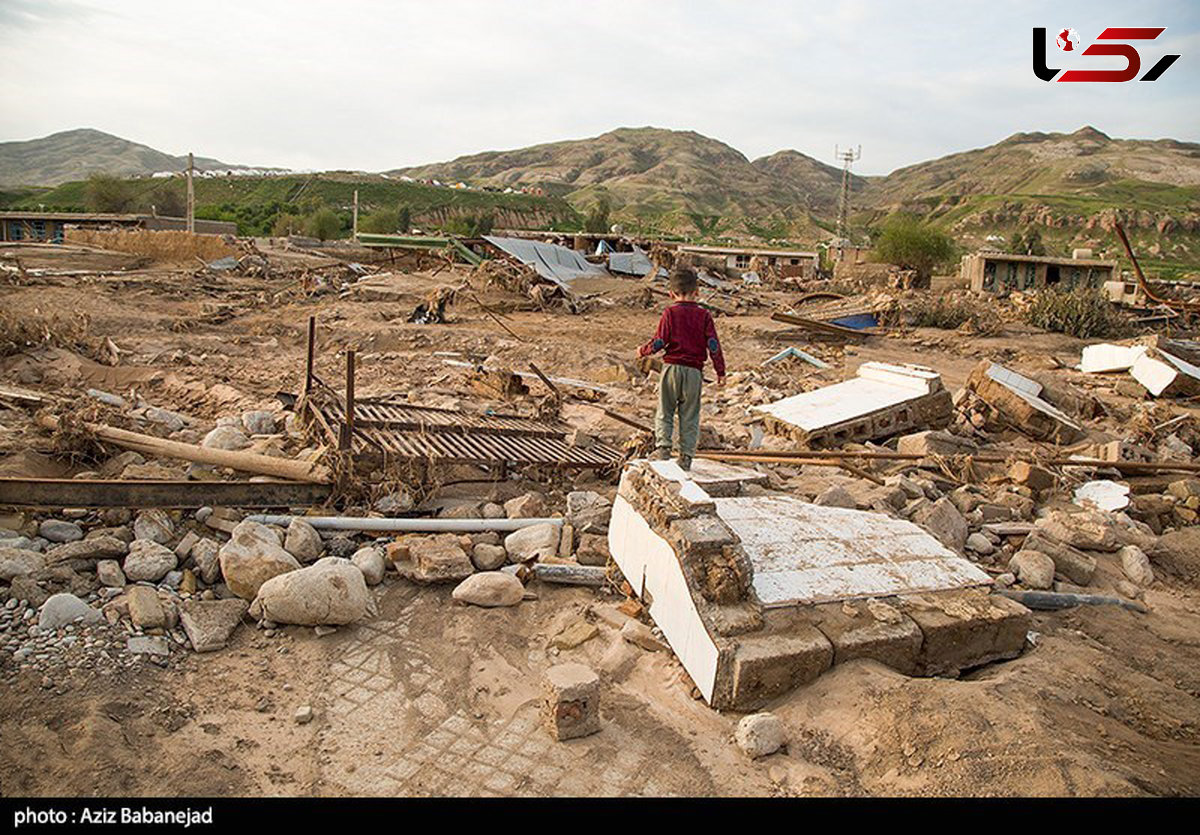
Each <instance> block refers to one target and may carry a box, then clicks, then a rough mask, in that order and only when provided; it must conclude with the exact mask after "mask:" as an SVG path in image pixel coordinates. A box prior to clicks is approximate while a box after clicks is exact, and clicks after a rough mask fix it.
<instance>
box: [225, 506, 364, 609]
mask: <svg viewBox="0 0 1200 835" xmlns="http://www.w3.org/2000/svg"><path fill="white" fill-rule="evenodd" d="M218 558H219V560H220V565H221V574H222V575H223V576H224V577H225V582H226V583H227V584H228V585H229V589H230V591H232V592H233V593H234V594H236V595H237V596H238V597H240V598H242V599H243V600H253V599H254V598H255V597H256V596H257V595H258V592H259V588H260V587H261V586H262V584H263V583H265V582H266V581H268V580H270V579H272V578H274V577H278V576H280V575H282V574H286V573H288V572H291V571H295V570H297V569H298V568H300V563H298V562H297V561H296V558H295V557H293V556H292V555H291V554H289V553H288V552H287V551H285V550H284V549H283V547H282V546H281V545H280V544H279V538H278V537H277V536H276V535H275V532H274V531H272V530H271V529H270V528H268V527H266V526H265V525H260V524H259V523H258V522H252V521H250V520H244V521H242V522H239V523H238V525H237V527H235V528H234V529H233V535H232V538H231V539H230V540H229V542H227V543H225V544H224V545H223V546H221V549H220V552H219V555H218ZM355 571H357V569H355ZM358 576H359V579H360V580H361V579H362V574H361V573H360V574H359V575H358ZM364 587H365V586H364Z"/></svg>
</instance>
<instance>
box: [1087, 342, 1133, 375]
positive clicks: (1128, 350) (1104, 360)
mask: <svg viewBox="0 0 1200 835" xmlns="http://www.w3.org/2000/svg"><path fill="white" fill-rule="evenodd" d="M1145 353H1146V346H1145V345H1112V344H1109V343H1098V344H1096V345H1087V346H1085V347H1084V349H1083V355H1082V357H1081V358H1080V362H1079V370H1080V371H1082V372H1084V373H1085V374H1107V373H1110V372H1113V371H1128V370H1129V369H1131V368H1133V364H1134V363H1135V362H1137V360H1138V358H1139V357H1141V356H1142V355H1143V354H1145Z"/></svg>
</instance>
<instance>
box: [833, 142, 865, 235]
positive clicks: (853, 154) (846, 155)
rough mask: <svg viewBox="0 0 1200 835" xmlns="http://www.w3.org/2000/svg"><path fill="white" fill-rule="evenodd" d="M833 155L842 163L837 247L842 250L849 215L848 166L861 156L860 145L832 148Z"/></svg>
mask: <svg viewBox="0 0 1200 835" xmlns="http://www.w3.org/2000/svg"><path fill="white" fill-rule="evenodd" d="M833 155H834V156H835V157H837V158H838V159H840V160H841V161H842V194H841V199H840V200H839V201H838V220H837V237H838V240H837V245H838V249H839V250H840V249H842V248H843V247H844V246H846V244H847V243H848V241H847V240H846V217H847V215H849V213H850V166H851V165H853V164H854V163H855V162H856V161H858V159H859V157H861V156H862V145H859V146H858V148H857V149H853V148H848V149H846V150H845V151H843V150H841V149H840V148H839V147H838V146H836V145H835V146H834V147H833Z"/></svg>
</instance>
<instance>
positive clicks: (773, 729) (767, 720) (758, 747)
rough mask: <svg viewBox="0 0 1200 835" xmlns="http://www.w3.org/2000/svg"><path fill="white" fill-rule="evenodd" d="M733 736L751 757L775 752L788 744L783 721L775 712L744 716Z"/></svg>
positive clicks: (755, 757)
mask: <svg viewBox="0 0 1200 835" xmlns="http://www.w3.org/2000/svg"><path fill="white" fill-rule="evenodd" d="M733 738H734V741H736V742H737V746H738V747H739V748H741V749H742V751H743V752H744V753H745V754H746V756H748V757H750V758H751V759H758V758H759V757H765V756H767V755H769V754H774V753H775V752H776V751H778V750H779V749H780V748H782V747H783V746H784V745H786V744H787V734H786V732H785V731H784V728H783V723H782V722H780V721H779V717H777V716H775V714H773V713H752V714H750V715H749V716H744V717H742V720H741V721H740V722H738V724H737V730H736V731H734V734H733Z"/></svg>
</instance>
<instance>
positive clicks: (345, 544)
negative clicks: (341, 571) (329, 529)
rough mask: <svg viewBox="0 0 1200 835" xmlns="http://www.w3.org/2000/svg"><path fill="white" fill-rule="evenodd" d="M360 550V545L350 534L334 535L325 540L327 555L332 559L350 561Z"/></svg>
mask: <svg viewBox="0 0 1200 835" xmlns="http://www.w3.org/2000/svg"><path fill="white" fill-rule="evenodd" d="M357 550H358V543H357V542H355V541H354V539H353V538H351V537H350V536H349V535H348V534H342V533H339V534H334V535H333V536H331V537H329V538H328V539H326V540H325V554H326V556H330V557H341V558H342V559H347V560H348V559H350V558H351V557H352V556H354V552H355V551H357Z"/></svg>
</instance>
